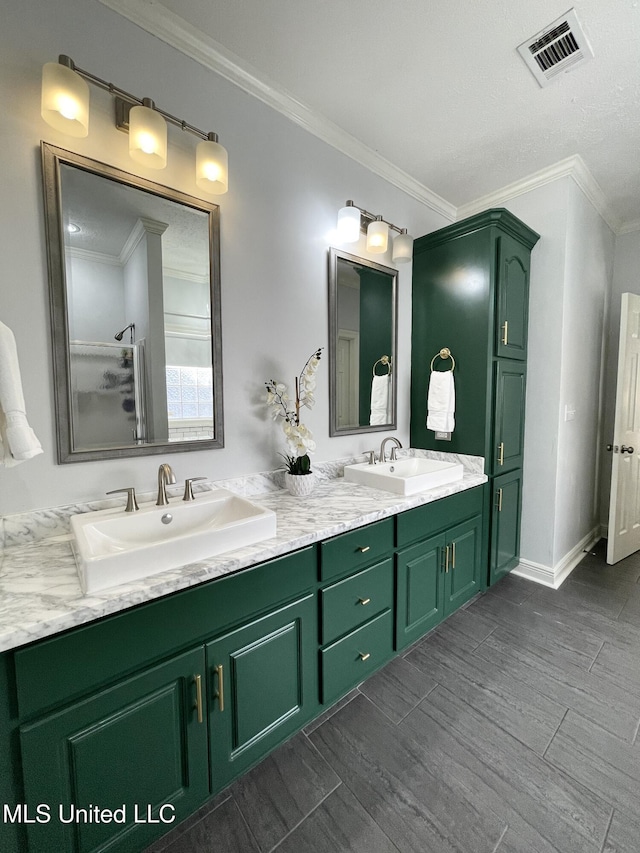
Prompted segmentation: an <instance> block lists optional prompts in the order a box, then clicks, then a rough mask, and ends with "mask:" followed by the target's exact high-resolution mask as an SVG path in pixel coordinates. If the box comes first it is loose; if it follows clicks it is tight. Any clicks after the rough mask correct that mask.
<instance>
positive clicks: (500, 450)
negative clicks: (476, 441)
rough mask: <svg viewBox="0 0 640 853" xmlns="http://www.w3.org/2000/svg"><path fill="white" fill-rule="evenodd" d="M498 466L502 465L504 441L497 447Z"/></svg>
mask: <svg viewBox="0 0 640 853" xmlns="http://www.w3.org/2000/svg"><path fill="white" fill-rule="evenodd" d="M498 465H504V441H501V442H500V444H499V445H498Z"/></svg>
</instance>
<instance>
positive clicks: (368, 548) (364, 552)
mask: <svg viewBox="0 0 640 853" xmlns="http://www.w3.org/2000/svg"><path fill="white" fill-rule="evenodd" d="M369 550H371V545H363V546H362V548H358V551H360V553H361V554H366V553H367V551H369Z"/></svg>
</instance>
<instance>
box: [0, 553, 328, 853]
mask: <svg viewBox="0 0 640 853" xmlns="http://www.w3.org/2000/svg"><path fill="white" fill-rule="evenodd" d="M317 577H318V557H317V548H316V547H315V546H312V547H308V548H304V549H302V550H301V551H297V552H294V553H292V554H289V555H286V556H283V557H279V558H277V559H274V560H271V561H269V562H266V563H262V564H260V565H258V566H255V567H253V568H249V569H247V570H246V571H242V572H238V573H236V574H233V575H228V576H226V577H224V578H221V579H220V580H214V581H210V582H208V583H204V584H202V585H200V586H196V587H193V588H191V589H187V590H184V591H182V592H178V593H176V594H174V595H169V596H167V597H165V598H160V599H157V600H156V601H153V602H150V603H148V604H145V605H143V606H141V607H137V608H133V609H131V610H128V611H124V612H122V613H119V614H118V615H116V616H112V617H109V618H107V619H104V620H101V621H98V622H96V623H94V624H89V625H85V626H83V627H82V628H78V629H75V630H71V631H68V632H65V633H63V634H60V635H57V636H54V637H52V638H50V639H47V640H43V641H42V642H40V643H34V644H33V645H31V646H26V647H25V648H23V649H19V650H17V651H16V652H15V653H14V654H13V655H12V657H13V666H12V669H13V670H14V675H13V676H12V673H11V671H9V676H10V677H15V686H14V695H15V700H16V701H15V703H14V704H15V707H16V709H17V710H16V713H17V716H18V718H17V720H16V725H17V726H18V727H19V738H18V740H19V747H20V751H21V755H20V759H19V762H18V760H17V759H16V770H15V773H16V778H17V779H20V776H22V780H23V783H24V799H22V798H20V799H18V800H17V802H25V803H28V804H29V808H30V809H35V808H36V805H37V804H45V805H47V806H48V807H49V808H50V812H51V819H50V820H49V821H48V822H46V823H44V822H43V823H38V822H35V823H33V824H30V825H28V826H27V828H26V829H27V836H28V850H29V853H51V851H54V850H55V851H65V853H90V852H91V853H94V852H95V853H98V851H102V850H107V849H108V850H109V851H110V853H111V851H113V853H116V851H122V853H125V851H127V853H130V851H133V850H142V849H143V848H145V847H146V846H147V845H148V844H149V843H151V841H153V840H154V839H155V838H157V837H158V836H159V835H162V834H164V833H165V832H167V831H168V829H170V828H171V825H172V823H171V822H168V823H163V822H162V821H163V817H164V818H165V819H167V820H168V819H170V818H171V817H172V816H173V814H174V812H173V811H172V810H173V809H175V823H177V822H179V821H181V820H183V819H184V818H186V817H188V816H189V815H190V814H192V813H193V812H194V811H195V810H196V809H197V808H198V807H199V806H200V805H202V803H203V802H205V801H206V800H207V799H208V798H209V797H210V796H211V794H212V793H215V792H217V791H218V790H220V789H221V788H222V787H223V786H224V785H225V784H227V783H228V782H229V781H231V779H233V778H235V777H236V776H238V775H239V774H240V773H242V772H243V771H244V770H246V769H247V768H248V767H249V766H250V765H252V764H254V763H256V762H257V761H258V760H259V759H261V758H262V757H263V756H264V755H266V754H267V752H269V751H270V750H271V749H272V748H273V747H275V746H277V745H278V744H279V743H281V742H282V741H283V740H286V738H287V737H289V736H290V735H291V734H293V732H295V731H297V730H298V729H299V728H300V727H302V726H303V725H304V724H305V723H306V722H308V721H309V720H310V719H312V718H313V717H314V716H316V715H317V713H319V710H320V706H319V698H318V676H317V670H318V665H317V648H318V613H317V595H316V588H317ZM3 671H4V670H3ZM19 765H21V770H20V769H18V766H19ZM72 804H73V805H75V806H76V807H78V808H88V807H89V806H91V805H92V806H99V808H100V809H122V808H123V807H124V808H125V815H126V823H124V824H119V823H117V822H115V821H112V822H110V823H106V822H97V821H93V822H89V823H86V822H82V823H80V824H74V823H64V822H61V821H60V820H59V818H58V812H59V809H60V808H62V809H63V815H64V816H65V817H67V816H69V809H70V807H71V805H72ZM30 816H31V814H30ZM18 828H19V829H21V827H18ZM23 848H24V845H22V847H21V846H18V847H17V849H18V850H20V849H23ZM9 849H12V848H9Z"/></svg>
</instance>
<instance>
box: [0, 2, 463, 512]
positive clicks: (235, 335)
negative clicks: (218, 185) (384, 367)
mask: <svg viewBox="0 0 640 853" xmlns="http://www.w3.org/2000/svg"><path fill="white" fill-rule="evenodd" d="M59 53H67V54H68V55H70V56H71V57H72V58H73V59H74V60H75V62H76V63H77V64H78V65H79V66H80V67H83V68H86V69H87V70H89V71H91V72H92V73H94V74H97V75H98V76H100V77H103V78H105V79H108V80H112V81H113V82H114V83H116V84H117V85H119V86H121V87H122V88H124V89H127V90H129V91H132V92H134V93H136V94H138V95H141V96H142V95H144V96H149V97H153V98H154V99H155V100H156V102H157V103H158V104H159V106H161V107H162V108H163V109H165V110H167V111H168V112H171V113H173V114H176V115H179V116H180V117H183V118H185V119H186V120H187V121H189V122H190V123H192V124H194V125H196V126H198V127H202V128H205V129H211V130H215V131H216V132H217V133H219V135H220V141H221V142H222V143H223V144H224V145H225V147H226V148H227V149H228V151H229V164H230V166H229V167H230V181H229V187H230V189H229V193H228V194H227V195H224V196H220V197H218V199H217V200H218V201H219V203H220V205H221V269H222V327H223V365H224V404H225V427H226V429H225V436H226V447H225V448H224V449H222V450H217V451H198V452H195V453H190V454H176V455H172V454H167V460H168V461H170V462H171V463H172V465H173V467H174V469H175V471H176V476H177V477H178V478H182V477H185V476H194V475H206V476H210V477H213V478H223V477H232V476H240V475H242V474H247V473H251V472H255V471H261V470H266V469H272V468H275V467H277V466H278V465H279V464H280V459H279V457H278V456H277V453H278V451H281V450H283V448H284V442H283V437H282V434H281V430H280V429H279V427H278V426H277V425H276V424H274V423H273V422H272V421H271V419H270V418H268V416H267V411H266V407H265V406H264V405H263V402H262V399H263V389H264V385H263V383H264V380H265V379H267V378H271V377H274V378H276V379H279V380H282V381H286V382H288V383H292V381H293V378H294V376H295V375H296V374H297V373H298V372H299V371H300V370H301V368H302V366H303V364H304V362H305V360H306V358H307V357H308V356H309V355H310V354H311V352H312V351H313V349H314V348H315V347H316V346H326V345H327V337H328V334H327V301H328V299H327V291H328V286H327V249H328V246H329V242H330V239H329V238H328V234H329V232H330V231H331V230H332V229H333V228H335V222H336V215H337V211H338V209H339V208H340V207H341V206H343V205H344V202H345V200H346V199H347V198H353V199H354V200H355V201H356V203H357V204H361V205H362V206H363V207H366V208H367V209H368V210H373V211H376V212H381V213H383V214H384V215H385V217H387V218H389V219H390V220H391V221H392V222H396V223H399V224H401V225H402V226H405V227H407V228H408V229H409V232H410V233H412V234H416V235H419V234H424V233H427V232H429V231H432V230H434V229H435V228H438V227H441V226H442V225H446V224H447V222H446V220H445V219H444V218H443V217H442V216H440V215H439V214H436V213H434V212H433V211H431V210H430V209H428V208H427V207H426V206H424V205H423V204H421V203H420V202H418V201H416V200H415V199H413V198H411V197H410V196H408V195H407V194H406V193H404V192H402V191H400V190H399V189H397V188H395V187H393V186H391V185H390V184H389V183H388V182H386V181H385V180H383V179H382V178H379V177H377V176H376V175H374V174H372V173H371V172H370V171H368V170H367V169H365V168H364V167H362V166H360V165H358V164H357V163H355V162H354V161H352V160H350V159H349V158H348V157H346V156H344V155H342V154H340V153H339V152H337V151H336V150H335V149H333V148H331V147H330V146H329V145H327V144H325V143H324V142H321V141H320V140H318V139H317V138H316V137H314V136H311V135H310V134H308V133H307V132H306V131H304V130H302V129H301V128H299V127H298V126H296V125H294V124H293V123H291V122H290V121H289V120H287V119H286V118H284V117H283V116H281V115H279V114H278V113H276V112H274V111H273V110H271V109H270V108H268V107H266V106H265V105H264V104H262V103H260V102H258V101H257V100H255V99H253V98H251V97H249V96H247V95H246V94H245V93H243V92H242V91H240V90H239V89H237V88H236V87H234V86H233V85H232V84H230V83H228V82H227V81H225V80H222V79H221V78H219V77H217V76H216V75H215V74H213V73H212V72H210V71H208V70H206V69H204V68H203V67H201V66H199V65H198V64H196V63H195V62H194V61H193V60H191V59H188V58H187V57H185V56H183V55H182V54H180V53H179V52H177V51H176V50H174V49H173V48H170V47H168V46H167V45H165V44H163V43H162V42H160V41H159V40H157V39H155V38H154V37H152V36H150V35H148V34H147V33H145V32H144V31H142V30H141V29H139V28H138V27H136V26H134V25H133V24H131V23H129V22H128V21H125V20H124V19H123V18H122V17H120V16H119V15H117V14H116V13H114V12H112V11H111V10H109V9H107V8H105V7H104V6H102V5H100V4H99V3H97V2H95V0H58V2H56V3H51V2H48V0H32V2H29V3H20V2H18V0H10V2H9V3H5V4H4V6H3V10H2V27H1V28H0V55H1V56H2V75H0V99H1V101H2V104H3V107H4V110H3V122H2V162H1V164H0V197H1V198H3V199H11V204H4V205H2V210H1V212H0V217H1V223H2V227H1V228H0V281H1V282H2V285H1V286H0V318H2V321H3V322H5V323H6V324H7V325H8V326H9V327H10V328H11V329H12V330H13V332H14V334H15V336H16V340H17V345H18V353H19V357H20V362H21V368H22V374H23V385H24V392H25V397H26V403H27V411H28V415H29V418H30V421H31V424H32V426H33V427H34V429H35V431H36V434H37V435H38V437H39V439H40V441H41V442H42V444H43V446H44V450H45V452H44V454H43V455H42V456H38V457H37V458H35V459H33V460H31V461H29V462H27V463H24V464H22V465H19V466H16V467H15V468H11V469H0V515H4V514H9V513H14V512H19V511H22V510H27V509H31V508H37V507H46V506H56V505H60V504H66V503H72V502H74V501H76V500H85V499H95V498H99V497H101V496H102V495H103V494H104V492H105V491H107V490H109V489H113V488H118V487H120V486H122V485H134V486H136V487H137V488H138V489H141V490H149V489H150V488H152V487H153V484H154V482H155V472H156V471H157V466H158V462H159V461H160V460H159V459H158V457H147V458H142V459H135V460H122V461H110V462H91V463H78V464H74V465H65V466H58V465H57V464H56V460H55V428H56V425H55V417H54V411H53V394H52V379H51V372H50V369H49V365H50V336H49V317H48V292H47V269H46V255H45V245H44V228H43V215H42V200H41V198H42V189H41V178H40V165H39V150H38V148H39V143H40V140H41V139H44V140H46V141H48V142H50V143H52V144H54V145H58V146H60V147H61V148H67V149H72V150H75V151H77V152H79V153H82V154H85V155H87V156H89V157H93V158H94V159H96V160H102V161H105V162H108V163H111V164H113V165H115V166H117V167H119V168H121V169H124V170H125V171H128V172H135V171H137V170H138V169H139V172H140V174H144V176H145V177H148V178H150V179H151V180H156V181H158V180H159V181H161V182H162V183H165V184H167V185H170V186H174V187H176V188H178V189H181V190H183V191H185V192H187V193H190V194H193V195H200V192H199V191H198V190H197V188H196V186H195V180H194V177H193V160H194V152H195V145H196V140H195V138H193V137H191V136H189V135H188V134H183V133H182V132H181V131H179V130H177V129H175V128H173V129H172V128H169V162H168V166H167V169H166V170H164V171H163V172H162V173H158V172H156V171H153V170H144V169H143V168H142V167H138V166H136V164H134V163H133V161H132V160H131V159H130V158H129V156H128V151H127V146H128V139H127V136H126V135H125V134H121V133H119V132H118V131H116V130H115V128H114V127H113V121H112V110H113V105H112V99H111V98H110V96H109V95H108V94H107V93H103V92H100V91H98V90H97V89H94V88H93V87H92V89H91V102H92V105H91V118H90V122H91V124H90V131H89V136H88V137H87V138H86V139H70V138H69V137H65V136H63V135H62V134H60V133H58V132H56V131H54V130H53V129H52V128H50V127H49V126H48V125H46V124H45V123H44V122H43V120H42V119H41V117H40V78H41V70H42V65H43V64H44V63H45V62H48V61H55V59H56V58H57V55H58V54H59ZM377 259H378V260H380V261H381V262H382V263H388V262H389V258H388V257H386V256H384V257H382V258H380V256H377ZM399 293H400V311H399V351H398V369H399V388H398V394H399V407H398V408H399V412H400V419H399V428H398V430H397V435H398V437H399V438H400V440H401V441H402V442H403V444H407V443H408V436H409V381H410V372H409V363H410V329H411V264H405V265H404V266H403V267H402V268H401V270H400V277H399ZM127 322H128V321H127ZM327 392H328V370H327V363H326V360H325V361H323V363H322V365H321V367H320V370H319V373H318V393H317V399H318V403H317V405H316V408H314V409H313V411H312V412H308V413H307V412H306V411H305V423H306V425H307V426H308V427H309V428H310V429H311V430H312V431H313V433H314V437H315V439H316V441H317V446H318V449H317V452H316V458H317V459H318V460H324V459H331V458H336V457H339V456H343V455H346V454H348V453H352V452H358V451H360V450H364V449H366V448H367V447H368V446H369V445H370V443H371V438H370V437H369V438H368V437H367V436H366V435H365V436H354V437H348V436H345V437H340V438H333V439H330V438H329V434H328V421H329V413H328V393H327ZM163 458H164V457H161V459H163Z"/></svg>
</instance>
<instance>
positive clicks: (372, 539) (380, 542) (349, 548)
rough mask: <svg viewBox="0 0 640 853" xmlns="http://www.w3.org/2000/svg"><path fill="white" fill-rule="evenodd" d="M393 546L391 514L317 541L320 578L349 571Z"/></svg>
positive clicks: (371, 560)
mask: <svg viewBox="0 0 640 853" xmlns="http://www.w3.org/2000/svg"><path fill="white" fill-rule="evenodd" d="M392 550H393V518H385V519H384V521H377V522H376V523H375V524H368V525H367V526H366V527H359V528H358V529H357V530H350V531H349V533H342V534H341V535H340V536H334V538H333V539H329V540H328V541H327V542H323V543H322V544H321V545H320V580H323V581H326V580H332V579H333V578H339V577H344V576H345V575H350V574H351V573H352V572H355V571H356V570H357V569H363V568H365V566H370V565H371V564H372V563H375V562H376V561H378V560H380V559H381V558H382V557H386V556H387V555H388V554H389V553H391V551H392Z"/></svg>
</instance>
